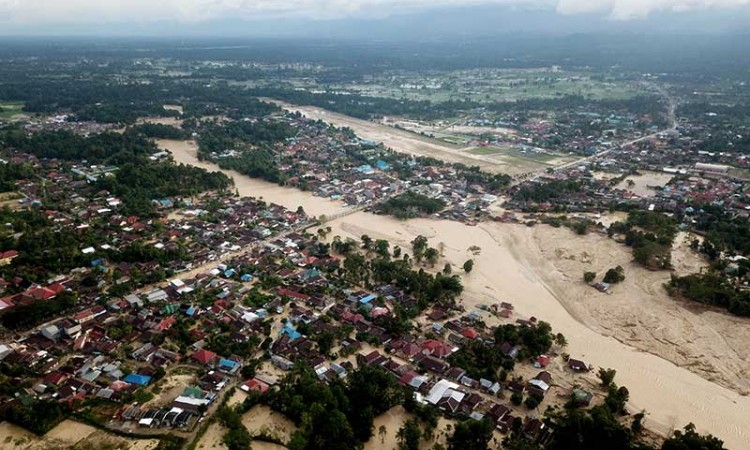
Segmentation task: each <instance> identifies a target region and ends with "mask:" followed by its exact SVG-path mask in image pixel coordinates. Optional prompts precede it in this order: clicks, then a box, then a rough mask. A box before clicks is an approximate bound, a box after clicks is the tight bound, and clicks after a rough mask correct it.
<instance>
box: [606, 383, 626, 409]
mask: <svg viewBox="0 0 750 450" xmlns="http://www.w3.org/2000/svg"><path fill="white" fill-rule="evenodd" d="M629 399H630V392H629V391H628V388H626V387H625V386H623V387H621V388H618V387H617V386H616V385H615V384H614V383H612V384H610V385H609V393H608V394H607V397H606V398H605V399H604V404H605V405H606V406H607V408H609V410H610V411H612V412H613V413H616V414H625V412H626V411H625V405H626V404H627V403H628V400H629Z"/></svg>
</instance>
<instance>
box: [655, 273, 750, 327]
mask: <svg viewBox="0 0 750 450" xmlns="http://www.w3.org/2000/svg"><path fill="white" fill-rule="evenodd" d="M667 289H668V291H669V292H670V293H671V294H672V295H679V296H681V297H684V298H686V299H688V300H692V301H695V302H699V303H703V304H705V305H710V306H718V307H720V308H724V309H726V310H727V311H729V312H730V313H732V314H735V315H737V316H745V317H750V291H748V290H742V289H739V288H738V287H737V286H735V284H734V283H732V282H731V280H730V278H728V277H727V276H725V275H724V274H722V273H719V272H716V271H709V272H707V273H700V274H698V273H696V274H692V275H687V276H684V277H679V276H676V275H672V279H671V280H670V282H669V285H668V287H667Z"/></svg>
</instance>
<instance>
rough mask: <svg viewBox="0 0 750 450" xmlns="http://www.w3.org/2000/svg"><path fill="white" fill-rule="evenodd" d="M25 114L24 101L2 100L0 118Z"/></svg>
mask: <svg viewBox="0 0 750 450" xmlns="http://www.w3.org/2000/svg"><path fill="white" fill-rule="evenodd" d="M19 114H23V102H0V119H10V118H11V117H13V116H17V115H19Z"/></svg>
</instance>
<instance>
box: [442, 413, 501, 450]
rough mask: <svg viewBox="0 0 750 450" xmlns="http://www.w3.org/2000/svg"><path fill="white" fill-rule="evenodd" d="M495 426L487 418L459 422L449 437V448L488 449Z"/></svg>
mask: <svg viewBox="0 0 750 450" xmlns="http://www.w3.org/2000/svg"><path fill="white" fill-rule="evenodd" d="M493 428H494V427H493V426H492V423H491V422H490V421H489V420H486V419H485V420H473V419H469V420H465V421H463V422H459V423H458V424H456V428H455V429H454V431H453V435H451V437H449V438H448V450H487V443H488V442H489V441H490V439H491V438H492V430H493Z"/></svg>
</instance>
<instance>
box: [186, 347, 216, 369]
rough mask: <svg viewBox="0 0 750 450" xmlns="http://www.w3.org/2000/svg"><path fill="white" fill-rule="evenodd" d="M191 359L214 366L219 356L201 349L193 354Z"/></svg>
mask: <svg viewBox="0 0 750 450" xmlns="http://www.w3.org/2000/svg"><path fill="white" fill-rule="evenodd" d="M191 358H192V359H194V360H195V361H197V362H199V363H201V364H203V365H206V366H213V364H214V363H215V361H216V358H217V355H216V353H214V352H212V351H210V350H206V349H200V350H198V351H197V352H195V353H193V356H191Z"/></svg>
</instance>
